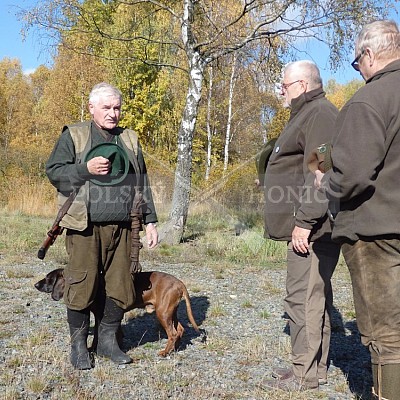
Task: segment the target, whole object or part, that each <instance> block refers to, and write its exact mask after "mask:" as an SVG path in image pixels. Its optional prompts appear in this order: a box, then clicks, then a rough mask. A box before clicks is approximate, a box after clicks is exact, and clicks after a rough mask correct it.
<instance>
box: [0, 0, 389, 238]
mask: <svg viewBox="0 0 400 400" xmlns="http://www.w3.org/2000/svg"><path fill="white" fill-rule="evenodd" d="M393 7H394V2H384V3H382V2H378V1H377V2H375V1H373V0H368V1H358V2H347V1H341V2H337V1H335V2H332V3H330V2H321V1H318V2H313V1H308V0H303V1H296V2H293V1H290V0H289V1H286V0H285V1H276V2H272V3H271V2H268V1H265V0H246V1H245V2H242V1H236V0H218V1H203V0H193V1H192V0H181V1H172V0H166V1H154V0H145V1H144V0H141V1H130V2H127V1H105V0H103V1H100V0H85V1H74V0H56V1H54V0H52V1H42V2H38V4H37V5H36V6H35V7H33V8H31V9H29V10H21V13H20V18H21V21H23V22H24V29H25V30H29V29H37V30H39V31H40V32H41V35H42V38H46V39H47V43H48V47H47V48H46V50H47V51H51V52H52V57H53V65H52V66H51V67H47V66H44V65H42V66H40V67H39V68H37V69H36V70H35V72H33V73H31V74H30V75H24V74H23V71H22V67H21V63H20V61H19V60H18V59H9V58H4V59H3V60H1V61H0V104H1V107H0V144H1V147H0V153H1V154H0V172H1V174H0V204H1V206H2V208H3V209H5V210H8V211H18V212H22V213H24V214H28V215H37V216H47V217H49V216H55V214H56V204H55V197H56V196H55V190H54V188H53V187H52V186H51V185H50V184H49V183H48V180H47V178H46V176H45V162H46V160H47V158H48V156H49V154H50V151H51V150H52V148H53V146H54V144H55V142H56V140H57V138H58V136H59V134H60V133H61V128H62V127H63V126H64V125H66V124H69V123H72V122H77V121H82V120H85V119H88V118H89V114H88V110H87V99H88V94H89V92H90V90H91V88H92V87H93V85H94V84H96V83H98V82H100V81H108V82H110V83H112V84H114V85H115V86H117V87H119V88H120V89H121V91H122V93H123V95H124V103H123V119H122V121H121V125H123V126H128V127H130V128H132V129H134V130H135V131H136V132H137V133H138V135H139V137H140V141H141V143H142V145H143V148H144V151H145V156H146V160H147V164H148V165H147V167H148V171H149V174H150V179H151V182H152V188H153V194H154V198H155V202H156V206H157V208H158V210H159V214H160V216H161V218H162V219H164V222H166V224H165V225H166V226H168V224H167V222H168V221H169V222H171V223H170V224H169V228H168V229H171V226H173V227H177V226H178V227H179V228H180V231H179V234H178V236H177V237H178V240H180V239H181V238H182V235H183V231H184V227H185V224H186V219H187V215H188V210H189V205H190V207H193V208H195V207H196V206H198V205H201V206H202V207H204V206H205V205H206V206H207V207H206V209H207V212H209V213H211V214H219V215H225V216H226V217H227V218H228V219H229V220H230V222H231V223H232V224H235V225H236V226H237V225H241V224H244V225H247V226H248V225H250V224H251V223H252V222H251V221H252V215H253V214H258V215H259V213H260V211H261V210H262V207H263V198H262V197H263V196H262V193H261V192H260V190H259V189H257V188H256V187H255V185H254V179H255V178H256V176H257V174H256V168H255V159H256V157H257V154H258V153H259V152H260V150H261V149H262V146H263V144H264V143H265V142H266V141H267V140H268V139H270V138H272V137H276V136H277V135H279V133H280V132H281V131H282V129H283V127H284V125H285V123H286V122H287V119H288V110H286V109H283V108H282V106H281V100H280V95H279V82H280V76H281V71H282V68H283V66H284V64H285V63H286V62H288V61H292V60H295V59H299V52H298V48H299V45H300V44H301V43H302V42H304V41H305V40H315V41H322V42H324V43H326V44H328V45H329V46H330V50H331V53H330V63H331V66H332V68H335V66H336V67H337V66H338V65H340V63H341V62H342V59H343V54H347V52H352V51H353V50H352V45H353V41H354V37H353V36H354V32H356V31H358V30H359V27H360V26H361V25H362V24H363V23H364V22H368V21H370V20H372V19H375V18H381V17H386V16H387V15H388V14H389V13H390V11H391V10H392V9H393ZM300 58H307V57H305V56H304V53H303V54H302V55H301V57H300ZM363 84H364V83H363V81H361V80H353V81H350V82H348V83H346V84H339V83H337V82H335V81H334V80H330V81H328V82H326V83H325V86H324V88H325V91H326V93H327V97H328V98H329V99H330V100H331V101H332V102H333V103H334V104H335V105H336V106H337V107H338V108H341V107H342V106H343V105H344V103H345V102H346V101H347V100H348V99H349V98H350V97H351V96H352V95H353V94H354V92H355V91H356V90H357V89H358V88H359V87H360V86H362V85H363ZM175 240H176V238H175Z"/></svg>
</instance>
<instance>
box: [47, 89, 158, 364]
mask: <svg viewBox="0 0 400 400" xmlns="http://www.w3.org/2000/svg"><path fill="white" fill-rule="evenodd" d="M121 103H122V95H121V92H120V91H119V90H118V89H117V88H115V87H113V86H111V85H109V84H107V83H100V84H98V85H96V86H95V87H94V88H93V89H92V91H91V93H90V96H89V111H90V114H91V116H92V119H91V121H88V122H83V123H78V124H72V125H69V126H66V127H64V129H63V132H62V134H61V136H60V138H59V140H58V142H57V143H56V145H55V147H54V150H53V152H52V154H51V155H50V158H49V160H48V162H47V164H46V173H47V175H48V177H49V180H50V181H51V183H52V184H53V185H54V186H55V187H56V188H57V191H58V194H59V202H60V205H61V204H62V203H63V202H65V201H66V199H67V198H68V196H69V195H70V193H71V192H73V191H76V192H77V195H76V197H75V199H74V201H73V203H72V205H71V206H70V207H69V209H68V212H67V214H66V215H65V217H64V218H63V219H62V221H61V223H60V225H61V226H63V227H65V228H67V234H66V249H67V253H68V256H69V262H68V265H67V266H66V268H65V270H64V276H65V289H64V302H65V304H66V306H67V319H68V323H69V328H70V333H71V363H72V365H73V366H74V367H75V368H77V369H90V368H92V367H93V360H92V358H91V356H90V354H89V352H88V348H87V337H88V332H89V320H90V312H89V311H90V309H93V306H94V308H95V309H96V315H97V317H99V318H100V320H101V321H100V325H99V332H98V334H99V338H98V344H97V351H96V352H97V355H98V356H103V357H107V358H110V359H111V360H112V361H114V362H115V363H117V364H127V363H130V362H131V361H132V360H131V358H130V357H129V356H128V355H127V354H125V353H124V352H122V351H121V350H120V348H119V346H118V342H117V340H116V332H117V330H118V328H119V325H120V322H121V320H122V317H123V314H124V310H126V309H128V308H129V307H131V306H132V305H133V303H134V301H135V292H134V285H133V279H132V276H131V272H132V271H131V259H130V252H131V209H132V204H133V201H134V199H137V195H138V194H139V193H141V194H142V196H143V199H144V202H145V206H143V207H141V209H142V211H143V220H144V224H145V225H146V239H147V243H148V245H149V247H150V248H152V247H154V246H156V245H157V241H158V234H157V229H156V225H155V223H156V222H157V215H156V212H155V209H154V204H153V200H152V195H151V190H150V186H149V182H148V179H147V172H146V165H145V162H144V159H143V153H142V150H141V147H140V145H139V143H138V141H137V137H136V134H135V132H133V131H131V130H129V129H122V128H119V127H118V122H119V120H120V116H121Z"/></svg>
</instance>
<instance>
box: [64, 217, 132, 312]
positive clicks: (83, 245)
mask: <svg viewBox="0 0 400 400" xmlns="http://www.w3.org/2000/svg"><path fill="white" fill-rule="evenodd" d="M129 225H130V224H127V223H123V224H95V223H91V224H89V226H88V228H87V229H85V230H84V231H83V232H79V231H74V230H70V229H68V230H67V236H66V249H67V253H68V255H69V262H68V265H67V267H66V268H65V270H64V276H65V289H64V302H65V304H66V306H67V307H68V308H70V309H72V310H83V309H85V308H87V307H89V306H90V305H91V304H92V303H93V302H94V301H95V300H96V296H100V297H104V295H105V296H107V297H109V298H111V299H112V300H114V301H115V303H116V304H117V305H118V306H119V307H121V308H123V309H127V308H129V307H131V306H132V305H133V303H134V301H135V292H134V285H133V280H132V277H131V273H130V263H131V261H130V250H131V230H130V227H129ZM100 290H101V291H104V292H105V293H98V291H100Z"/></svg>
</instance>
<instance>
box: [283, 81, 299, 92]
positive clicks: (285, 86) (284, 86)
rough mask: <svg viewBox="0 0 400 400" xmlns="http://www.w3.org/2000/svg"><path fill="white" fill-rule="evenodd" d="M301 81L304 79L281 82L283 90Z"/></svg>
mask: <svg viewBox="0 0 400 400" xmlns="http://www.w3.org/2000/svg"><path fill="white" fill-rule="evenodd" d="M301 81H302V80H301V79H299V80H297V81H294V82H290V83H282V84H281V90H288V88H289V87H290V86H292V85H294V84H295V83H297V82H301Z"/></svg>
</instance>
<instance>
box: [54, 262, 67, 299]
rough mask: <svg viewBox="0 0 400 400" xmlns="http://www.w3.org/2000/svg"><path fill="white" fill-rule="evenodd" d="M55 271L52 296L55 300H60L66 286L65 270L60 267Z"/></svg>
mask: <svg viewBox="0 0 400 400" xmlns="http://www.w3.org/2000/svg"><path fill="white" fill-rule="evenodd" d="M53 272H54V275H55V279H54V285H53V290H52V291H51V298H52V299H53V300H55V301H58V300H60V299H61V298H62V297H63V296H64V287H65V278H64V270H63V269H61V268H60V269H57V270H55V271H53Z"/></svg>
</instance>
